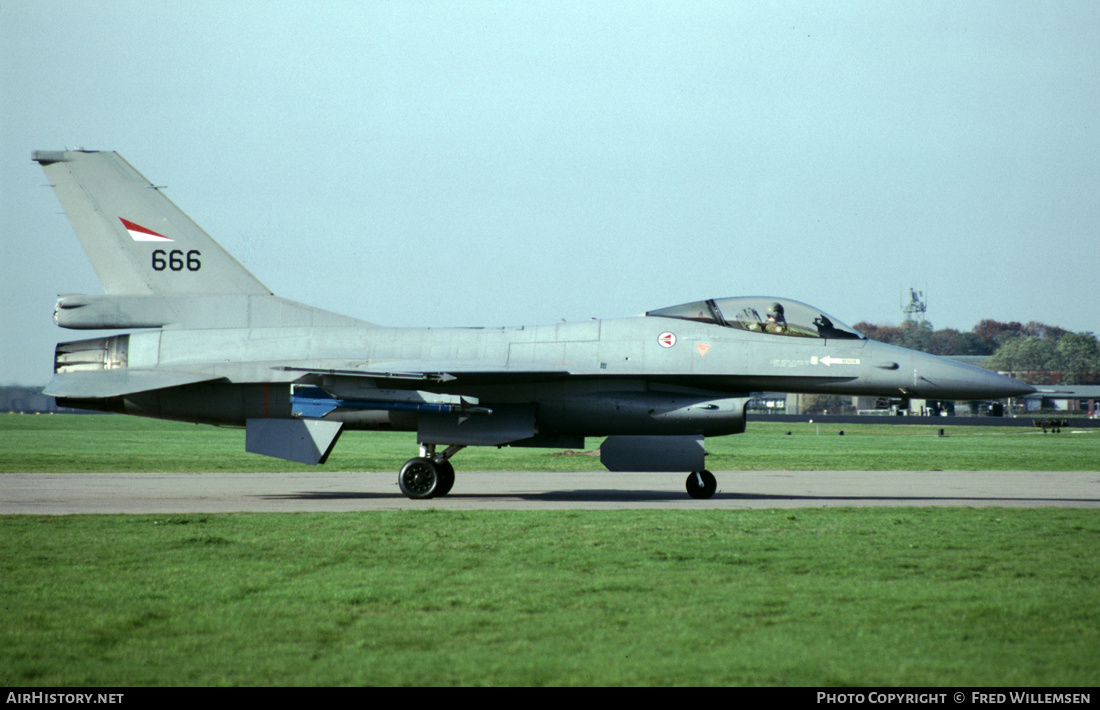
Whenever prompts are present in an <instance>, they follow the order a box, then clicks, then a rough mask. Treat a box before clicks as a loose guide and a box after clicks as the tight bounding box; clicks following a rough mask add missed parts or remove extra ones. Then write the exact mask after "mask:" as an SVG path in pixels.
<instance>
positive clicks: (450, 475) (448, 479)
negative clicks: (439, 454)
mask: <svg viewBox="0 0 1100 710" xmlns="http://www.w3.org/2000/svg"><path fill="white" fill-rule="evenodd" d="M436 467H437V468H438V469H439V485H438V486H436V489H435V495H437V496H445V495H447V494H448V493H450V492H451V489H452V488H454V485H455V467H454V466H452V465H451V462H450V461H444V462H443V463H437V464H436Z"/></svg>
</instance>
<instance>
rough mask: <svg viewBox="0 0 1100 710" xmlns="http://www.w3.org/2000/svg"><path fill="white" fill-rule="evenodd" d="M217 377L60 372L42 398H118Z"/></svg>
mask: <svg viewBox="0 0 1100 710" xmlns="http://www.w3.org/2000/svg"><path fill="white" fill-rule="evenodd" d="M218 379H221V378H220V377H211V376H210V375H208V374H197V373H193V372H172V371H170V370H134V369H131V368H120V369H117V370H92V371H87V372H62V373H58V374H56V375H54V376H53V379H52V380H50V383H49V384H48V385H46V387H45V388H44V389H43V390H42V394H45V395H49V396H50V397H63V398H66V399H96V398H101V397H121V396H122V395H127V394H134V393H136V392H148V391H150V390H160V389H164V388H166V387H179V386H181V385H191V384H195V383H196V382H209V381H211V380H218Z"/></svg>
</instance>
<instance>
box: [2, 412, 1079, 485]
mask: <svg viewBox="0 0 1100 710" xmlns="http://www.w3.org/2000/svg"><path fill="white" fill-rule="evenodd" d="M941 428H942V429H944V432H945V434H946V436H943V437H939V436H937V435H936V434H937V432H938V431H939V430H940V429H941ZM840 431H844V435H843V436H840V435H839V432H840ZM787 432H790V435H788V434H787ZM599 441H600V440H599V439H589V440H588V445H589V447H591V448H595V447H596V446H598V445H599ZM707 451H708V457H707V467H708V468H710V469H711V470H713V471H737V470H772V469H776V470H783V469H786V470H817V469H821V470H828V469H832V470H870V471H874V470H907V471H912V470H925V471H927V470H952V471H967V470H988V469H993V470H1025V471H1026V470H1044V471H1094V470H1100V429H1087V430H1082V433H1072V431H1071V430H1067V431H1065V432H1063V433H1061V434H1043V433H1042V432H1041V431H1040V430H1037V429H1027V428H1020V427H1003V428H999V427H966V426H949V425H948V426H943V425H940V424H937V425H928V426H905V425H886V424H859V425H850V424H840V425H830V424H807V423H800V424H786V423H776V422H751V423H750V424H749V427H748V431H747V432H746V433H744V434H739V435H737V436H726V437H715V438H710V439H707ZM416 453H417V445H416V436H415V434H413V433H411V432H347V433H346V434H344V435H343V436H342V437H341V439H340V441H339V442H338V443H337V446H336V449H335V450H334V451H333V453H332V456H331V457H330V458H329V460H328V462H327V463H326V464H325V466H324V468H325V469H326V470H332V471H393V472H395V475H396V471H397V469H398V468H400V466H401V464H402V463H404V462H405V461H406V460H408V459H409V458H411V457H413V456H415V455H416ZM453 461H454V464H455V467H456V468H457V469H459V470H460V471H462V470H466V471H499V470H506V471H530V470H557V471H586V470H602V468H601V466H600V463H599V459H598V458H596V457H593V456H576V455H563V454H562V452H560V451H554V450H547V449H514V448H504V449H495V448H491V447H471V448H468V449H466V450H464V451H462V452H460V453H459V454H458V455H457V456H456V457H455V458H454V459H453ZM291 470H314V469H312V468H311V467H309V466H304V465H299V464H294V463H289V462H285V461H280V460H278V459H272V458H269V457H266V456H258V455H255V454H249V453H246V452H245V450H244V430H242V429H226V428H218V427H210V426H203V425H196V424H180V423H176V422H165V421H159V420H155V419H139V418H137V417H122V416H110V415H52V416H50V415H42V416H33V415H0V473H3V472H8V473H10V472H27V473H55V472H81V473H95V472H104V471H113V472H143V471H159V472H172V473H182V472H211V471H242V472H247V471H291Z"/></svg>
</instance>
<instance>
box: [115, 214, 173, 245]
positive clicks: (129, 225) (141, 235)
mask: <svg viewBox="0 0 1100 710" xmlns="http://www.w3.org/2000/svg"><path fill="white" fill-rule="evenodd" d="M118 219H119V221H120V222H122V226H123V227H126V231H127V232H129V233H130V237H131V238H132V239H133V240H134V241H135V242H170V241H173V240H172V238H171V237H166V236H164V235H163V234H157V233H156V232H154V231H153V230H151V229H147V228H145V227H142V226H141V225H140V224H136V223H134V222H131V221H130V220H128V219H124V218H122V217H119V218H118Z"/></svg>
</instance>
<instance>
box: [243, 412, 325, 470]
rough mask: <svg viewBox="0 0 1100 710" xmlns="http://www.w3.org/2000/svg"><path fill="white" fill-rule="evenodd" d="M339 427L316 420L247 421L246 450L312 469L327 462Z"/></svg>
mask: <svg viewBox="0 0 1100 710" xmlns="http://www.w3.org/2000/svg"><path fill="white" fill-rule="evenodd" d="M342 427H343V424H341V423H340V422H323V421H319V420H317V419H249V420H248V424H247V429H246V431H245V444H244V448H245V450H246V451H248V452H250V453H253V454H263V455H264V456H272V457H274V458H277V459H285V460H287V461H297V462H298V463H305V464H309V465H310V466H316V465H317V464H320V463H324V462H325V461H326V460H328V455H329V454H330V453H332V448H333V447H334V446H336V440H337V439H338V438H339V437H340V431H341V428H342Z"/></svg>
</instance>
